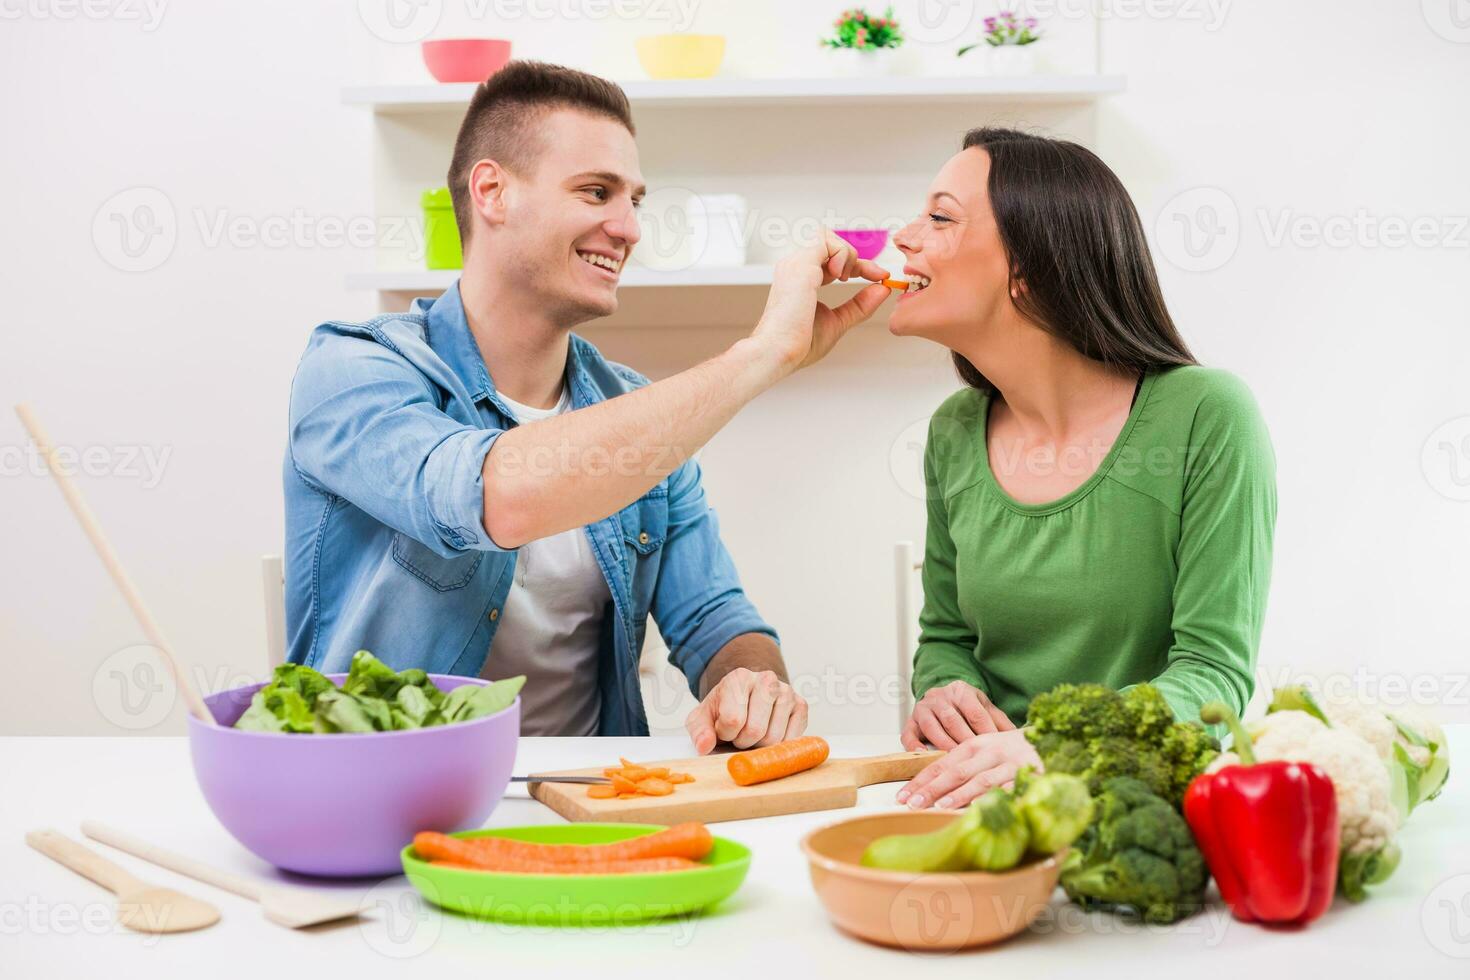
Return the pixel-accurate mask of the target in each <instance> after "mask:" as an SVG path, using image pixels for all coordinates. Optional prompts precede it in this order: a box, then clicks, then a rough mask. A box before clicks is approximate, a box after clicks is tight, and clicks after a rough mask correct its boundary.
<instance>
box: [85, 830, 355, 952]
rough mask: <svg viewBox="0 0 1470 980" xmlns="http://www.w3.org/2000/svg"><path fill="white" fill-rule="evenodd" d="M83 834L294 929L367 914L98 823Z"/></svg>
mask: <svg viewBox="0 0 1470 980" xmlns="http://www.w3.org/2000/svg"><path fill="white" fill-rule="evenodd" d="M82 833H84V834H86V835H87V836H88V837H90V838H92V839H93V840H99V841H101V842H102V843H104V844H111V845H112V846H113V847H115V848H117V849H118V850H120V851H127V852H128V853H129V854H131V855H133V856H134V857H140V858H142V859H143V860H145V861H148V862H151V863H153V864H156V865H158V866H159V867H163V868H168V869H169V870H170V871H177V872H178V873H179V874H181V875H188V876H189V877H190V878H194V879H197V880H199V881H202V882H205V883H206V884H210V885H214V886H215V887H216V888H223V889H224V890H225V891H228V892H234V893H235V894H236V895H240V896H242V897H244V898H248V899H250V900H251V901H254V902H259V903H260V906H261V909H262V910H263V911H264V912H265V917H266V918H267V919H269V920H270V921H272V922H274V923H276V924H277V925H282V926H287V927H289V928H291V929H300V928H302V927H303V926H314V925H317V924H318V923H321V922H333V921H335V920H337V919H346V918H350V917H352V916H355V915H358V914H360V913H361V912H362V911H363V909H362V906H361V904H360V903H358V902H355V901H347V900H344V899H340V898H334V897H331V896H328V895H318V894H316V893H315V892H311V891H308V890H306V889H305V888H288V887H283V886H280V885H267V884H264V883H263V882H259V881H256V880H254V879H251V878H246V877H243V876H241V875H235V874H230V873H229V872H228V871H221V870H220V869H219V868H215V867H212V866H210V865H208V864H205V863H204V862H202V861H196V860H194V859H193V858H190V857H185V856H184V855H182V854H175V853H174V852H173V851H168V850H164V849H163V848H161V847H156V846H154V845H153V844H150V843H148V842H147V841H145V840H140V839H139V838H137V837H134V836H132V835H131V834H125V833H123V832H122V831H121V830H116V829H114V828H112V827H108V826H106V825H104V824H100V823H98V822H97V821H95V820H83V821H82Z"/></svg>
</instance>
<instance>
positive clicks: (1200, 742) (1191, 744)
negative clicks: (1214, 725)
mask: <svg viewBox="0 0 1470 980" xmlns="http://www.w3.org/2000/svg"><path fill="white" fill-rule="evenodd" d="M1219 754H1220V740H1219V739H1217V738H1215V736H1213V735H1211V734H1210V733H1209V732H1207V731H1205V728H1204V726H1203V725H1201V724H1199V723H1198V722H1192V721H1191V722H1180V723H1176V724H1174V725H1170V726H1169V728H1168V730H1167V731H1165V732H1164V736H1163V738H1162V739H1161V740H1160V742H1159V755H1160V757H1161V758H1162V759H1163V762H1164V764H1165V765H1166V766H1167V767H1168V769H1169V791H1168V792H1167V793H1165V794H1162V795H1165V796H1167V797H1168V798H1169V799H1170V800H1171V801H1173V803H1174V805H1175V806H1178V805H1180V804H1181V803H1182V802H1183V800H1184V791H1185V790H1186V789H1188V788H1189V784H1190V782H1192V781H1193V780H1194V777H1195V776H1198V775H1199V774H1200V773H1202V772H1204V771H1205V767H1206V766H1208V765H1209V764H1210V763H1211V762H1213V761H1214V759H1215V756H1217V755H1219Z"/></svg>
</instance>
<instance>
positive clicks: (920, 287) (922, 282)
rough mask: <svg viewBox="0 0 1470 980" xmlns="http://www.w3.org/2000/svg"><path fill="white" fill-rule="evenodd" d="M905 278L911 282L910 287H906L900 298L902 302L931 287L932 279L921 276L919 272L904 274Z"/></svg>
mask: <svg viewBox="0 0 1470 980" xmlns="http://www.w3.org/2000/svg"><path fill="white" fill-rule="evenodd" d="M904 280H905V281H906V282H908V283H909V288H908V289H905V290H904V291H903V295H902V296H900V297H899V298H898V300H899V302H900V303H901V302H903V301H904V300H906V299H910V298H912V297H913V296H914V295H915V294H917V293H922V292H923V291H924V290H925V289H928V288H929V283H930V279H929V277H928V276H921V275H919V274H918V273H908V274H905V275H904Z"/></svg>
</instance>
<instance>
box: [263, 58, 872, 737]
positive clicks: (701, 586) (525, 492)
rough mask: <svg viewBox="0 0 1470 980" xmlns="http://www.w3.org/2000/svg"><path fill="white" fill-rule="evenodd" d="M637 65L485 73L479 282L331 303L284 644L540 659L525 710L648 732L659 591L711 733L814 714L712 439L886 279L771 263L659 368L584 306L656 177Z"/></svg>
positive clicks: (702, 731) (330, 666)
mask: <svg viewBox="0 0 1470 980" xmlns="http://www.w3.org/2000/svg"><path fill="white" fill-rule="evenodd" d="M633 129H634V127H633V122H632V119H631V116H630V113H629V108H628V102H627V99H626V97H625V96H624V94H623V92H622V90H621V89H619V88H618V87H617V86H616V85H614V84H612V83H611V82H607V81H604V80H602V79H600V78H596V77H593V76H591V75H586V74H583V73H581V72H576V71H572V70H570V69H566V68H561V67H558V66H552V65H544V64H538V63H535V62H512V63H511V64H509V65H508V66H506V67H505V68H504V69H502V70H501V71H499V72H498V73H496V74H495V75H494V76H492V77H491V78H490V79H489V80H488V81H487V82H486V83H484V84H482V85H481V86H480V87H479V89H478V90H477V91H476V94H475V96H474V97H473V99H472V100H471V102H470V106H469V110H468V112H467V113H466V115H465V119H464V122H463V124H462V125H461V128H460V132H459V136H458V138H457V140H456V142H455V148H454V157H453V160H452V162H451V164H450V170H449V187H450V192H451V195H452V197H453V200H454V207H455V216H456V219H457V221H458V224H459V229H460V235H461V238H462V240H463V244H464V270H463V273H462V275H461V277H460V280H459V282H458V284H457V285H456V286H454V287H451V288H450V289H449V290H448V291H446V292H445V293H444V294H443V295H442V296H440V297H439V298H438V299H437V300H435V301H433V302H430V301H428V300H422V299H421V300H416V301H415V303H414V306H413V309H412V310H411V311H410V312H408V313H404V314H388V315H384V316H379V317H376V318H374V319H372V320H369V321H368V322H366V323H360V324H350V323H337V322H333V323H327V324H323V325H322V326H320V327H318V328H317V329H316V330H315V331H314V332H313V334H312V337H311V340H310V343H309V344H308V347H307V350H306V353H305V354H304V355H303V357H302V360H301V364H300V367H299V368H298V370H297V374H296V378H295V380H294V382H293V384H292V390H291V410H290V444H289V447H288V451H287V454H286V462H285V468H284V478H285V492H286V523H287V555H286V586H287V611H286V618H287V631H288V639H289V644H290V653H289V657H290V659H291V660H292V661H293V662H298V663H309V664H311V665H313V666H315V667H317V668H319V669H321V670H325V671H343V670H345V669H346V667H347V664H348V662H349V661H350V659H351V656H352V653H353V652H354V651H355V650H357V649H359V648H362V649H368V650H371V651H372V652H373V653H374V654H376V655H377V656H378V657H379V658H381V659H382V660H384V661H385V662H387V663H389V664H391V665H393V666H394V667H396V668H399V669H402V668H406V667H410V666H415V667H422V668H424V669H426V670H429V671H431V672H439V673H452V674H461V675H479V676H482V677H487V678H500V677H506V676H511V675H515V674H526V675H527V682H526V686H525V689H524V691H523V694H522V705H523V722H522V731H523V732H524V733H525V734H554V735H586V734H603V735H636V734H646V733H647V731H648V723H647V718H646V715H645V713H644V708H643V702H642V696H641V692H640V690H639V686H638V659H639V653H640V651H641V649H642V646H643V638H644V631H645V626H646V622H647V618H648V616H649V615H652V616H653V618H654V620H655V622H657V624H658V627H659V631H660V632H661V633H662V635H663V636H664V638H665V639H666V640H667V642H668V644H669V649H670V661H671V662H672V663H674V664H675V665H676V666H678V667H679V668H680V670H682V671H683V673H684V674H685V676H686V677H687V678H688V679H689V684H690V688H691V690H692V691H693V692H694V693H695V695H696V696H697V697H699V698H700V699H701V700H700V704H699V706H698V708H697V709H695V710H694V711H693V712H692V713H691V714H690V716H689V718H688V721H687V723H686V724H687V728H688V730H689V734H690V737H691V738H692V739H693V741H694V744H695V747H696V749H697V750H698V751H699V752H701V753H704V752H708V751H710V750H711V749H713V748H714V746H715V745H716V743H717V742H727V743H731V744H733V745H735V746H736V747H739V748H746V747H749V746H752V745H766V744H771V743H775V742H779V741H781V740H783V739H787V738H793V737H795V736H797V735H799V734H801V732H802V731H803V729H804V728H805V726H806V721H807V706H806V703H805V702H804V701H803V700H802V699H801V698H800V697H799V696H797V695H796V694H795V692H794V691H792V689H791V687H790V685H789V684H788V682H787V674H786V668H785V665H784V663H783V661H782V658H781V651H780V648H779V646H778V645H777V639H776V633H775V631H774V630H772V629H771V627H769V626H768V625H766V623H765V622H764V621H763V620H762V619H761V617H760V616H759V614H758V613H757V612H756V610H755V608H754V607H753V606H752V604H751V603H750V601H749V600H748V599H747V598H746V596H745V594H744V592H743V591H742V590H741V587H740V582H739V579H738V577H737V575H736V572H735V568H734V565H733V563H732V561H731V559H730V556H729V554H728V553H727V552H726V550H725V547H724V545H723V544H722V543H721V541H720V537H719V531H718V526H717V523H716V520H715V516H714V514H713V512H712V511H711V510H710V509H709V506H708V504H707V502H706V499H705V495H704V491H703V489H702V487H701V482H700V470H699V467H698V465H697V464H695V463H694V462H693V461H692V459H691V457H692V456H693V454H694V452H695V451H696V450H698V449H699V447H700V446H702V445H703V444H704V443H705V442H706V441H708V440H709V438H710V437H711V436H713V435H714V434H715V432H717V431H718V430H719V429H720V428H721V427H722V426H723V425H724V424H725V423H727V422H728V421H730V419H731V418H732V417H733V416H734V415H735V413H736V412H737V411H738V410H739V409H740V408H741V407H743V406H744V405H745V404H746V403H747V402H748V401H750V400H751V399H752V398H754V397H755V396H756V395H758V394H760V393H761V392H762V391H764V390H765V389H766V388H769V387H770V386H771V385H773V384H775V383H776V382H777V381H779V380H781V379H782V378H784V377H786V376H787V375H789V374H790V373H792V372H793V371H795V370H797V369H798V368H801V367H804V366H805V365H808V364H810V363H812V362H814V361H816V360H818V359H819V358H821V357H822V356H823V355H824V354H826V352H827V351H828V350H830V349H831V347H832V346H833V344H835V343H836V342H837V340H838V339H839V338H840V337H841V336H842V334H843V333H845V332H846V331H847V330H848V329H850V328H851V327H853V326H854V325H855V324H857V323H859V322H861V321H862V320H864V319H866V318H867V317H868V316H870V315H871V314H872V313H873V312H874V311H875V310H876V309H877V308H878V306H879V304H880V303H882V301H883V299H884V297H885V296H886V295H887V290H886V289H885V288H884V287H883V286H880V285H871V286H867V287H866V288H864V289H863V290H861V291H860V292H858V293H857V294H856V295H855V296H854V297H852V298H851V299H849V300H848V301H847V302H845V303H843V304H842V305H840V306H838V307H836V308H835V309H829V308H827V307H826V306H824V305H822V304H820V303H818V302H817V288H818V286H820V285H822V284H823V283H825V282H830V281H832V280H833V279H848V278H850V277H854V276H861V277H863V278H867V279H882V278H883V277H884V276H885V275H886V273H885V272H884V270H883V269H881V268H879V267H878V266H876V265H874V264H873V263H871V262H864V261H860V260H859V259H858V258H857V256H856V255H855V254H854V253H853V251H852V250H851V248H849V247H847V246H846V245H845V243H843V242H842V241H841V240H840V239H837V238H836V237H835V236H832V235H830V234H828V235H827V236H826V240H825V241H823V242H821V243H818V244H815V245H813V246H811V247H809V248H807V249H805V250H803V251H801V252H799V253H797V254H795V255H793V256H790V257H788V258H787V259H784V260H783V261H782V262H781V263H780V265H779V266H778V267H777V271H776V276H775V281H774V283H773V285H772V287H771V291H770V295H769V298H768V300H767V303H766V308H765V311H764V313H763V314H762V316H761V319H760V322H759V323H758V324H757V325H756V327H755V329H754V331H753V332H752V333H751V335H750V336H749V337H746V338H744V339H742V340H740V341H739V342H737V343H736V344H735V345H733V346H732V347H731V348H730V349H729V350H727V351H725V352H724V353H722V354H720V355H719V356H717V357H715V358H713V359H711V360H709V361H707V362H705V363H703V364H700V365H698V366H696V367H693V368H691V369H689V370H688V371H685V372H683V373H682V374H678V375H675V376H673V377H671V378H667V379H665V380H663V381H659V382H657V383H653V384H650V383H649V382H648V379H646V378H644V377H642V376H641V375H639V374H637V373H635V372H633V371H631V370H629V369H628V368H626V367H623V366H622V365H619V364H614V363H611V362H609V361H606V360H604V359H603V358H602V357H601V355H600V354H599V353H598V352H597V350H596V348H594V347H593V346H592V345H591V344H589V343H587V342H586V341H585V340H583V339H581V338H580V337H576V336H574V335H573V334H572V333H571V331H572V328H573V327H574V326H576V325H577V324H579V323H584V322H586V321H588V320H592V319H595V318H597V317H603V316H607V315H609V314H611V313H612V312H614V310H615V309H616V308H617V298H616V291H617V284H618V276H619V272H620V270H621V269H622V268H623V266H624V264H625V263H626V262H627V259H628V255H629V253H630V252H631V250H632V248H633V246H634V245H636V244H637V242H638V238H639V227H638V222H637V216H636V213H635V209H636V207H637V206H638V203H639V201H640V199H641V198H642V196H643V193H644V186H643V180H642V178H641V176H640V174H639V167H638V153H637V149H636V147H635V145H634V142H633Z"/></svg>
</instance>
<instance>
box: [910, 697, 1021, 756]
mask: <svg viewBox="0 0 1470 980" xmlns="http://www.w3.org/2000/svg"><path fill="white" fill-rule="evenodd" d="M1015 727H1016V726H1015V725H1014V724H1013V723H1012V722H1011V719H1010V718H1008V717H1006V713H1005V712H1004V711H1002V710H1000V709H999V708H997V707H996V706H995V705H993V704H991V703H990V698H988V697H986V696H985V692H984V691H981V690H980V689H979V688H977V687H973V686H971V685H969V684H966V683H965V682H964V681H953V682H951V683H949V684H946V685H944V686H943V687H931V688H930V689H929V690H928V691H926V692H925V693H924V697H923V698H922V699H920V701H919V703H918V704H916V705H914V713H913V714H912V715H910V716H909V720H908V721H907V722H906V723H905V724H904V726H903V733H902V734H901V735H900V736H899V741H901V742H902V743H903V747H904V748H906V749H908V750H909V751H910V752H914V751H916V750H918V749H921V748H923V747H924V743H925V742H928V743H929V744H930V745H932V746H934V747H935V748H936V749H943V750H945V751H946V752H947V751H949V750H950V749H952V748H954V747H955V746H956V745H959V744H960V743H961V742H964V741H965V740H966V739H969V738H972V737H973V736H975V735H987V734H989V733H991V732H1008V731H1014V730H1015Z"/></svg>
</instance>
